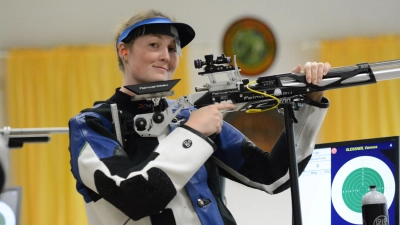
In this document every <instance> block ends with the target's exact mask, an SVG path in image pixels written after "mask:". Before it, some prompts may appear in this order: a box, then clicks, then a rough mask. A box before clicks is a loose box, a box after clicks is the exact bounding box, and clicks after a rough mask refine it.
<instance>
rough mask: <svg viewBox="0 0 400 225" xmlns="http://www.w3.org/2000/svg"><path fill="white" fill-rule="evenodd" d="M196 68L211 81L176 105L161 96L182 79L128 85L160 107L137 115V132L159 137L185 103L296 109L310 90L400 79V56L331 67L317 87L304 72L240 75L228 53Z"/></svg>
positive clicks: (209, 58)
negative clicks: (251, 80) (283, 106)
mask: <svg viewBox="0 0 400 225" xmlns="http://www.w3.org/2000/svg"><path fill="white" fill-rule="evenodd" d="M232 64H233V65H232ZM194 66H195V68H197V69H200V68H203V67H204V68H203V71H202V72H199V73H198V74H199V75H201V76H208V78H209V80H210V82H209V83H206V84H204V85H203V86H200V87H196V88H195V90H196V93H193V94H190V95H187V96H182V97H180V98H179V99H178V100H177V101H176V102H175V103H174V104H172V105H171V106H168V105H167V104H166V103H165V102H164V101H162V100H161V99H162V98H163V97H166V96H171V95H173V91H171V89H172V88H173V87H174V86H175V85H176V83H177V82H179V80H170V81H163V82H153V83H147V84H140V85H130V86H125V87H126V88H127V89H129V90H131V91H132V92H134V93H135V94H136V95H135V96H133V97H132V101H137V100H143V99H148V100H152V101H153V102H154V105H155V110H154V113H148V114H141V115H137V116H136V117H135V118H134V123H135V130H136V131H137V132H138V133H139V134H140V135H142V136H146V137H155V136H158V135H159V134H160V133H161V132H162V131H163V130H164V128H165V127H167V126H168V124H169V123H170V122H171V121H172V120H173V119H174V118H175V116H176V115H177V114H178V113H179V111H180V110H181V109H183V108H185V107H195V108H201V107H204V106H207V105H212V104H216V103H221V102H232V103H235V104H236V105H237V108H236V111H247V112H257V111H265V110H268V109H271V108H274V107H277V106H279V105H280V104H282V103H290V104H294V109H298V108H299V107H301V105H302V104H303V103H307V101H310V100H309V99H307V98H305V97H304V94H307V93H312V92H317V91H325V90H330V89H338V88H346V87H352V86H359V85H366V84H373V83H376V82H377V81H383V80H389V79H396V78H400V60H392V61H382V62H377V63H372V64H369V63H360V64H356V65H352V66H346V67H337V68H331V69H330V70H329V72H328V74H326V75H325V76H324V78H323V79H322V81H321V82H319V83H318V84H316V85H314V84H309V83H307V82H306V79H305V74H304V73H285V74H278V75H270V76H259V77H257V78H256V80H255V81H253V82H250V81H249V79H247V78H246V79H243V78H242V77H241V74H240V68H239V67H238V66H237V64H236V59H235V57H234V60H231V58H230V57H226V56H225V55H223V54H222V55H221V56H218V57H217V59H215V60H214V57H213V55H206V56H205V60H204V61H203V60H200V59H197V60H195V61H194ZM223 75H225V76H223ZM221 78H222V79H221ZM173 109H174V110H173ZM175 109H176V110H175Z"/></svg>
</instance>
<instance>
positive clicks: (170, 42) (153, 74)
mask: <svg viewBox="0 0 400 225" xmlns="http://www.w3.org/2000/svg"><path fill="white" fill-rule="evenodd" d="M178 63H179V57H178V54H177V53H176V44H175V38H174V37H171V36H168V35H161V34H148V35H143V36H140V37H138V38H137V39H136V40H135V41H134V43H133V45H132V47H131V48H130V49H128V51H127V55H126V59H125V61H124V67H125V71H124V82H123V85H133V84H143V83H148V82H154V81H165V80H170V79H171V78H172V76H173V74H174V72H175V70H176V67H177V66H178Z"/></svg>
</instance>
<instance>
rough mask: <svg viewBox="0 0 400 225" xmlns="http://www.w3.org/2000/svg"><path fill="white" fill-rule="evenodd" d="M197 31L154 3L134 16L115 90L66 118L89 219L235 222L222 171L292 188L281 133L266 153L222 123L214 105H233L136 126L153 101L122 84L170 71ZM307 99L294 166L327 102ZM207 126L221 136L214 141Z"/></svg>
mask: <svg viewBox="0 0 400 225" xmlns="http://www.w3.org/2000/svg"><path fill="white" fill-rule="evenodd" d="M194 36H195V33H194V30H193V29H192V28H191V27H190V26H189V25H187V24H183V23H176V22H173V21H171V19H169V18H168V17H167V16H165V15H163V14H162V13H160V12H157V11H148V12H145V13H142V14H138V15H135V16H133V17H132V18H131V19H130V20H128V21H127V22H126V23H125V24H123V26H122V28H121V30H120V32H118V35H117V38H116V50H117V54H118V61H119V66H120V69H121V71H122V72H123V74H124V78H123V82H122V86H121V88H117V90H116V92H115V94H114V95H113V96H111V98H110V99H108V100H107V101H103V102H96V103H95V104H94V107H93V108H89V109H85V110H83V111H82V112H81V113H80V114H78V115H77V116H75V117H73V118H72V119H71V120H70V121H69V128H70V153H71V167H72V173H73V175H74V177H75V178H76V180H77V190H78V191H79V192H80V193H81V194H82V195H83V197H84V200H85V202H86V209H87V215H88V220H89V224H90V225H94V224H107V225H110V224H153V225H155V224H163V225H168V224H184V225H187V224H191V225H193V224H212V225H218V224H236V223H235V220H234V219H233V217H232V215H231V214H230V212H229V211H228V209H227V208H226V207H225V205H224V204H223V202H222V201H221V196H220V187H219V182H218V178H219V175H222V176H225V177H227V178H229V179H232V180H234V181H237V182H239V183H242V184H244V185H247V186H250V187H253V188H258V189H260V190H263V191H265V192H267V193H270V194H275V193H278V192H280V191H283V190H285V189H287V188H288V187H289V182H288V174H287V173H288V151H287V147H286V143H285V134H284V133H282V135H281V138H280V139H279V140H278V141H277V143H276V145H275V147H274V149H273V150H272V151H271V153H270V154H268V153H266V152H264V151H262V150H261V149H259V148H257V146H255V145H254V144H253V143H252V142H251V141H250V140H248V139H247V138H246V137H244V135H243V134H241V133H240V132H239V131H237V130H236V129H235V128H233V127H232V126H231V125H229V124H227V123H225V122H223V120H222V115H221V113H220V110H232V109H234V108H235V105H233V104H228V103H226V104H216V105H211V106H207V107H203V108H200V109H198V110H195V111H191V110H190V111H189V109H184V110H182V111H181V113H180V114H179V115H177V117H176V120H174V121H173V122H171V126H170V127H168V130H167V131H166V133H163V135H161V136H160V137H141V136H140V135H138V134H137V133H136V132H135V131H134V129H133V126H134V123H133V120H132V119H133V118H134V117H135V115H140V114H144V113H151V112H153V109H154V107H155V106H154V104H153V102H152V101H147V100H140V101H131V97H132V96H134V95H135V94H134V93H133V92H131V91H130V90H128V89H126V88H125V86H128V85H135V84H144V83H148V82H154V81H166V80H169V79H171V78H172V77H173V74H174V72H175V69H176V67H177V65H178V63H179V54H180V53H181V48H183V47H185V46H186V45H187V44H188V43H189V42H190V41H192V40H193V38H194ZM329 68H330V65H329V64H328V63H325V64H324V63H306V64H305V66H304V70H305V71H306V77H307V80H308V82H313V83H317V82H319V81H320V80H321V79H322V76H323V75H324V74H326V73H327V71H328V70H329ZM301 69H302V67H301V66H300V65H299V66H297V67H296V68H295V69H294V70H293V71H294V72H300V70H301ZM308 97H309V98H310V99H312V100H313V101H312V104H309V105H306V106H304V107H302V108H301V110H300V111H299V112H297V114H296V118H297V119H298V120H299V123H297V124H296V125H295V134H296V144H297V160H298V162H299V168H304V165H306V164H307V162H308V160H309V158H310V155H311V153H312V150H313V146H314V139H315V137H316V135H317V132H318V130H319V127H320V125H321V123H322V121H323V119H324V116H325V113H326V110H327V107H328V105H329V102H328V100H327V99H326V98H324V97H323V93H312V94H308ZM110 104H116V105H117V107H118V110H119V112H120V118H121V120H122V123H121V127H122V133H123V143H119V142H118V140H117V137H116V135H115V131H114V127H113V126H114V124H113V122H112V121H113V120H112V115H111V110H110ZM306 121H307V123H306ZM212 134H218V135H217V136H216V137H215V139H213V140H211V139H210V138H209V137H208V136H210V135H212ZM188 140H189V141H190V143H191V144H189V145H188V144H187V143H188V142H187V141H188ZM211 156H213V157H211Z"/></svg>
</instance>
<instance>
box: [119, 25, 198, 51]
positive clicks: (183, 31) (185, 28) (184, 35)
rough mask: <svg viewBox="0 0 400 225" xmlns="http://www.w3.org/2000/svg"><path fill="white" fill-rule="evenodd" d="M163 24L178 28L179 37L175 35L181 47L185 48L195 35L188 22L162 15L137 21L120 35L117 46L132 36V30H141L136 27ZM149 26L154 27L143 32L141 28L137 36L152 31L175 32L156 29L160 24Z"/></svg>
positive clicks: (161, 32)
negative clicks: (162, 16) (180, 21)
mask: <svg viewBox="0 0 400 225" xmlns="http://www.w3.org/2000/svg"><path fill="white" fill-rule="evenodd" d="M163 24H168V25H172V26H173V27H175V28H176V30H177V32H178V36H179V37H175V38H178V39H179V42H180V47H181V48H183V47H185V46H186V45H187V44H189V43H190V42H191V41H192V40H193V38H194V36H195V32H194V30H193V28H192V27H191V26H189V25H187V24H184V23H175V22H173V21H171V20H169V19H167V18H161V17H160V18H150V19H146V20H142V21H140V22H138V23H135V24H133V25H132V26H130V27H128V28H126V29H125V30H124V31H123V32H122V33H121V35H120V36H119V38H118V41H117V46H118V44H119V43H120V42H123V41H124V40H125V39H126V38H127V37H128V36H130V34H131V32H132V31H135V30H139V29H136V28H140V27H143V26H146V25H163ZM148 27H152V29H143V31H144V32H143V33H140V32H141V31H140V30H139V33H138V34H135V36H136V37H137V36H140V35H143V34H150V33H152V34H167V35H171V34H173V32H172V33H171V34H169V33H166V32H165V29H159V30H157V29H154V28H156V27H158V26H148ZM159 27H162V26H159ZM165 27H169V26H165ZM146 30H147V31H146ZM150 30H151V32H149V31H150ZM135 32H136V31H135Z"/></svg>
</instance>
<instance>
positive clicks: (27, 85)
mask: <svg viewBox="0 0 400 225" xmlns="http://www.w3.org/2000/svg"><path fill="white" fill-rule="evenodd" d="M187 51H188V50H187V48H185V49H184V51H183V54H184V55H187V53H186V52H187ZM187 74H188V67H187V60H186V58H185V57H183V58H181V63H180V66H179V67H178V69H177V72H176V76H175V78H181V79H182V80H181V82H179V83H178V85H177V86H176V87H175V88H174V90H175V96H174V97H179V96H181V95H183V94H188V90H189V87H188V86H189V85H188V84H189V81H188V76H187ZM6 82H7V88H6V89H7V91H6V95H7V114H8V121H7V123H8V125H9V126H10V127H11V128H43V127H67V126H68V120H69V119H70V118H71V117H72V116H74V115H76V114H77V113H79V111H80V110H82V109H84V108H87V107H91V106H92V104H93V102H94V101H96V100H105V99H107V98H108V97H110V96H111V95H112V94H113V93H114V91H115V88H116V87H119V86H120V85H121V83H122V74H121V73H120V71H119V70H118V66H117V60H116V54H115V49H114V46H113V45H100V46H69V47H68V46H65V47H57V48H54V49H48V50H43V49H14V50H11V51H10V52H9V57H8V59H7V77H6ZM50 137H51V140H50V142H49V143H40V144H25V145H24V146H23V147H22V148H21V149H17V150H13V151H11V153H10V160H11V164H12V166H11V170H12V173H11V181H10V184H11V185H17V186H22V188H23V198H22V208H21V209H22V216H21V217H22V218H21V224H22V225H54V224H57V225H64V224H65V225H70V224H74V225H85V224H87V219H86V214H85V209H84V204H83V198H82V197H81V196H80V195H79V194H78V193H77V192H76V189H75V180H74V179H73V177H72V174H71V173H70V165H69V152H68V135H67V134H52V135H51V136H50Z"/></svg>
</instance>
